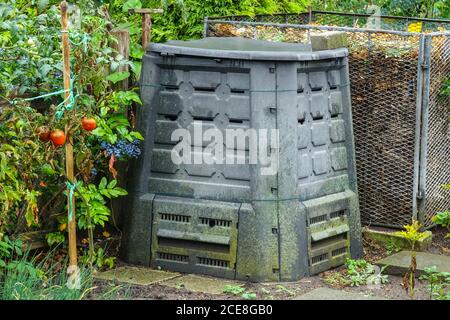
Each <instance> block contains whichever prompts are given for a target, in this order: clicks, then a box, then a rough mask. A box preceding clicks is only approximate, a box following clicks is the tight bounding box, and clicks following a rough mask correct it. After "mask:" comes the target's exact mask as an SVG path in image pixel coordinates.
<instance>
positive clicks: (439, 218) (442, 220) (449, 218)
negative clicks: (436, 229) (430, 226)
mask: <svg viewBox="0 0 450 320" xmlns="http://www.w3.org/2000/svg"><path fill="white" fill-rule="evenodd" d="M432 220H433V222H434V223H436V224H437V225H439V226H442V227H445V228H447V229H448V230H449V232H448V233H447V235H446V236H445V237H446V238H450V211H443V212H438V213H437V214H436V215H435V216H434V217H433V218H432Z"/></svg>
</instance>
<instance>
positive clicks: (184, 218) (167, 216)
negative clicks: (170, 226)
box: [159, 213, 191, 223]
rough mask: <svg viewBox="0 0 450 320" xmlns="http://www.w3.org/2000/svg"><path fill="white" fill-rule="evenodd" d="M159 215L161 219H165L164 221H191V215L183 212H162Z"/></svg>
mask: <svg viewBox="0 0 450 320" xmlns="http://www.w3.org/2000/svg"><path fill="white" fill-rule="evenodd" d="M159 217H160V219H161V220H164V221H173V222H185V223H189V222H190V221H191V217H190V216H185V215H182V214H174V213H160V214H159Z"/></svg>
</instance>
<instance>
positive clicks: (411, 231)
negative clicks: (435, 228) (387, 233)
mask: <svg viewBox="0 0 450 320" xmlns="http://www.w3.org/2000/svg"><path fill="white" fill-rule="evenodd" d="M403 227H404V228H405V230H403V231H397V232H395V233H394V234H395V235H397V236H400V237H403V238H405V239H406V240H408V242H409V244H410V245H411V249H412V250H415V245H416V242H417V241H419V240H420V239H422V238H424V237H425V236H426V233H424V232H420V228H421V227H422V226H421V225H420V223H419V221H416V220H414V221H413V222H412V223H411V224H409V225H405V226H403Z"/></svg>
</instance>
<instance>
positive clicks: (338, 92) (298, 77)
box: [123, 38, 361, 281]
mask: <svg viewBox="0 0 450 320" xmlns="http://www.w3.org/2000/svg"><path fill="white" fill-rule="evenodd" d="M348 81H349V80H348V59H347V50H346V49H336V50H325V51H316V52H314V51H311V49H310V46H309V45H300V44H288V43H273V42H267V41H259V40H251V39H243V38H241V39H239V38H229V39H224V38H207V39H203V40H197V41H190V42H181V41H174V42H169V43H168V44H153V45H151V46H150V47H149V48H148V50H147V53H146V54H145V56H144V58H143V68H142V76H141V96H142V100H143V104H144V105H143V107H142V108H141V114H140V115H139V119H141V123H140V124H139V127H140V129H141V130H142V132H143V133H144V134H145V137H146V140H145V141H146V142H145V148H144V150H143V155H144V156H143V157H141V159H140V160H139V162H137V163H136V164H135V165H134V178H133V180H132V181H133V185H132V186H131V190H132V191H131V192H130V196H131V197H130V199H131V202H132V205H131V207H130V209H129V214H128V217H127V220H128V226H127V231H126V237H125V240H126V241H125V243H124V245H123V249H124V250H123V252H124V254H125V257H126V259H127V260H128V261H129V262H132V263H140V264H145V265H151V266H153V267H162V268H167V269H171V270H177V271H183V272H194V273H204V274H210V275H216V276H222V277H228V278H237V279H246V280H250V281H267V280H275V281H279V280H294V279H298V278H301V277H303V276H306V275H308V274H315V273H318V272H321V271H323V270H326V269H328V268H330V267H334V266H338V265H340V264H342V263H344V261H345V259H346V257H348V256H349V255H350V254H351V255H352V256H353V257H356V256H359V255H360V253H361V239H360V221H359V208H358V197H357V192H356V173H355V163H354V146H353V132H352V121H351V103H350V93H349V85H348ZM211 128H215V129H216V130H218V132H219V133H221V134H223V135H224V136H227V137H228V135H227V134H228V133H229V132H233V133H234V132H236V133H237V136H239V134H238V132H241V133H243V132H245V133H247V132H250V131H251V129H253V130H254V131H251V132H256V133H255V134H256V135H257V136H258V148H259V150H258V152H263V153H264V152H265V154H266V155H267V156H268V158H267V159H266V160H267V161H266V162H263V161H256V162H254V163H253V162H252V163H250V158H251V157H252V152H253V151H254V150H253V149H252V147H251V143H250V141H251V140H250V138H248V139H246V138H245V137H244V143H242V144H239V143H233V142H234V140H228V139H225V138H224V139H223V141H222V142H219V141H220V140H215V143H217V144H218V145H219V146H223V147H224V148H223V149H224V152H223V154H222V156H221V155H220V152H217V153H214V157H215V158H216V159H217V158H219V157H222V158H223V159H225V160H226V161H223V163H222V164H220V163H218V162H217V161H216V162H214V163H212V164H205V163H203V162H199V163H195V159H194V163H178V162H174V161H172V158H171V155H172V152H173V150H175V149H174V147H175V146H178V145H179V143H180V141H179V140H177V139H173V136H172V134H173V133H174V130H176V129H186V131H188V132H189V133H192V136H193V138H192V139H191V140H190V141H187V140H185V137H183V140H182V142H183V141H184V143H186V145H188V146H189V147H192V148H193V149H192V150H193V151H192V154H189V157H191V156H192V158H195V157H196V156H197V155H198V154H202V153H203V155H205V154H209V152H210V153H211V154H212V151H211V150H209V151H208V148H207V146H208V145H209V144H210V143H212V142H211V140H208V139H206V132H207V129H211ZM198 129H202V132H204V133H205V135H204V136H203V137H204V139H203V140H202V139H195V135H196V133H195V132H196V131H195V130H198ZM265 130H266V131H265ZM271 130H273V132H275V133H276V134H275V137H277V139H272V138H271V137H272V135H271V136H270V137H269V134H268V133H269V131H271ZM266 133H267V135H266ZM264 136H266V141H267V144H263V145H261V144H259V141H261V140H260V139H262V140H264ZM241 137H242V136H241ZM249 137H250V135H249ZM209 139H212V138H211V137H210V138H209ZM233 139H234V138H233ZM237 139H239V137H238V138H237ZM261 143H262V142H261ZM214 152H216V151H214ZM259 156H260V154H258V159H259ZM239 160H241V161H240V162H239ZM175 163H178V164H175ZM272 165H275V168H276V170H272V171H270V170H269V172H268V171H265V170H264V169H268V168H269V167H272ZM272 168H273V167H272Z"/></svg>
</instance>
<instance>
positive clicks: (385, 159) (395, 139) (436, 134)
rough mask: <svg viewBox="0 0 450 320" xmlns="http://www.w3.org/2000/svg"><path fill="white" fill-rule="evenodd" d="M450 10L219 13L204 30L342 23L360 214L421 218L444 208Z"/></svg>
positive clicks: (318, 28)
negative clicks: (418, 13) (448, 14)
mask: <svg viewBox="0 0 450 320" xmlns="http://www.w3.org/2000/svg"><path fill="white" fill-rule="evenodd" d="M449 27H450V20H437V19H416V18H404V17H392V16H369V15H366V14H344V13H336V12H323V11H312V12H307V13H302V14H279V15H272V16H269V15H262V16H256V17H253V18H250V17H245V16H232V17H217V18H213V19H206V20H205V34H206V35H208V36H226V37H231V36H241V37H250V38H257V39H265V40H273V41H285V42H300V43H308V41H309V36H310V34H311V32H323V31H327V30H340V31H344V32H346V33H347V36H348V39H349V52H350V53H349V64H350V80H351V93H352V108H353V121H354V130H355V146H356V147H355V149H356V163H357V176H358V188H359V200H360V209H361V220H362V223H363V224H365V225H371V224H372V225H381V226H388V227H401V226H402V225H404V224H407V223H410V222H411V220H412V218H415V219H418V220H419V221H421V222H422V223H423V224H424V225H425V226H427V227H429V226H431V225H432V221H431V218H432V217H433V215H434V214H436V212H438V211H442V210H446V209H448V208H450V190H444V189H443V188H442V185H443V184H445V183H448V182H449V181H450V165H449V162H448V161H449V155H450V129H449V128H450V127H449V120H448V119H449V116H450V111H449V110H450V109H449V107H448V106H449V105H450V99H449V90H448V89H445V88H446V87H448V85H449V84H450V81H449V72H450V41H449V32H447V31H445V29H448V28H449Z"/></svg>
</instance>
